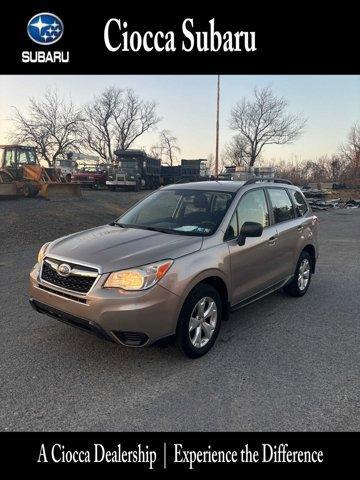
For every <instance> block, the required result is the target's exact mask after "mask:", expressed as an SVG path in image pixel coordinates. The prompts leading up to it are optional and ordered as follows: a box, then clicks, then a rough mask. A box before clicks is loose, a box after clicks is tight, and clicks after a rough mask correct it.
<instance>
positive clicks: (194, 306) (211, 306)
mask: <svg viewBox="0 0 360 480" xmlns="http://www.w3.org/2000/svg"><path fill="white" fill-rule="evenodd" d="M222 313H223V312H222V302H221V298H220V295H219V293H218V291H217V290H216V289H215V288H214V287H212V286H211V285H206V284H199V285H198V286H197V287H195V288H194V289H193V290H192V291H191V292H190V294H189V295H188V297H187V299H186V300H185V303H184V305H183V307H182V309H181V313H180V316H179V321H178V325H177V329H176V340H177V343H178V345H179V347H180V349H181V350H182V351H183V353H184V354H185V355H186V356H188V357H190V358H198V357H202V356H203V355H205V353H207V352H208V351H209V350H210V349H211V348H212V346H213V345H214V343H215V341H216V338H217V336H218V334H219V330H220V325H221V319H222Z"/></svg>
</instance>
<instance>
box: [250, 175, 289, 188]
mask: <svg viewBox="0 0 360 480" xmlns="http://www.w3.org/2000/svg"><path fill="white" fill-rule="evenodd" d="M256 182H272V183H286V184H287V185H294V184H293V183H292V182H291V181H290V180H285V179H283V178H271V177H255V178H250V180H247V181H246V182H245V183H244V185H243V187H245V185H251V184H252V183H256Z"/></svg>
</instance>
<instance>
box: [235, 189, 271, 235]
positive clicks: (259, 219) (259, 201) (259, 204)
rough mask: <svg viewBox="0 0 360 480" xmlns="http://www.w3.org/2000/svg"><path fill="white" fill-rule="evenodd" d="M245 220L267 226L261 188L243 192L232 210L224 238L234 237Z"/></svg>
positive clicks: (263, 193)
mask: <svg viewBox="0 0 360 480" xmlns="http://www.w3.org/2000/svg"><path fill="white" fill-rule="evenodd" d="M245 222H256V223H260V225H261V226H262V227H263V228H265V227H268V226H269V210H268V206H267V203H266V197H265V192H264V190H263V189H262V188H258V189H256V190H251V191H250V192H247V193H245V194H244V195H243V196H242V198H241V199H240V202H239V204H238V206H237V208H236V210H235V212H234V215H233V217H232V219H231V221H230V223H229V226H228V228H227V232H226V240H230V239H232V238H236V237H237V236H238V235H239V234H240V231H241V227H242V226H243V224H244V223H245Z"/></svg>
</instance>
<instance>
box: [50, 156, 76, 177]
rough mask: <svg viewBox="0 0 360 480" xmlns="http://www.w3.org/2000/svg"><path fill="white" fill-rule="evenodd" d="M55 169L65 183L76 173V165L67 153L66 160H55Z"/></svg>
mask: <svg viewBox="0 0 360 480" xmlns="http://www.w3.org/2000/svg"><path fill="white" fill-rule="evenodd" d="M55 167H56V168H58V169H59V170H60V175H61V177H62V178H64V179H65V181H66V182H71V176H72V175H73V174H74V173H75V172H76V169H77V163H76V161H75V160H74V159H73V158H72V154H71V153H69V154H68V155H67V158H57V159H56V160H55Z"/></svg>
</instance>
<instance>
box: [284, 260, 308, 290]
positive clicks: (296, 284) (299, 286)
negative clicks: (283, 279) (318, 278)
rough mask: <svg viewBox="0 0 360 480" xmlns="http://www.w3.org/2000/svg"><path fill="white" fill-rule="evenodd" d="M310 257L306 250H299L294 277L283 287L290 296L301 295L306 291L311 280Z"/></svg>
mask: <svg viewBox="0 0 360 480" xmlns="http://www.w3.org/2000/svg"><path fill="white" fill-rule="evenodd" d="M311 270H312V258H311V256H310V254H309V253H308V252H301V255H300V257H299V260H298V263H297V265H296V269H295V274H294V278H293V279H292V281H291V282H290V283H289V284H288V285H286V286H285V287H284V291H285V292H286V293H287V294H288V295H291V296H292V297H302V296H303V295H305V293H306V292H307V291H308V288H309V286H310V281H311Z"/></svg>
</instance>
